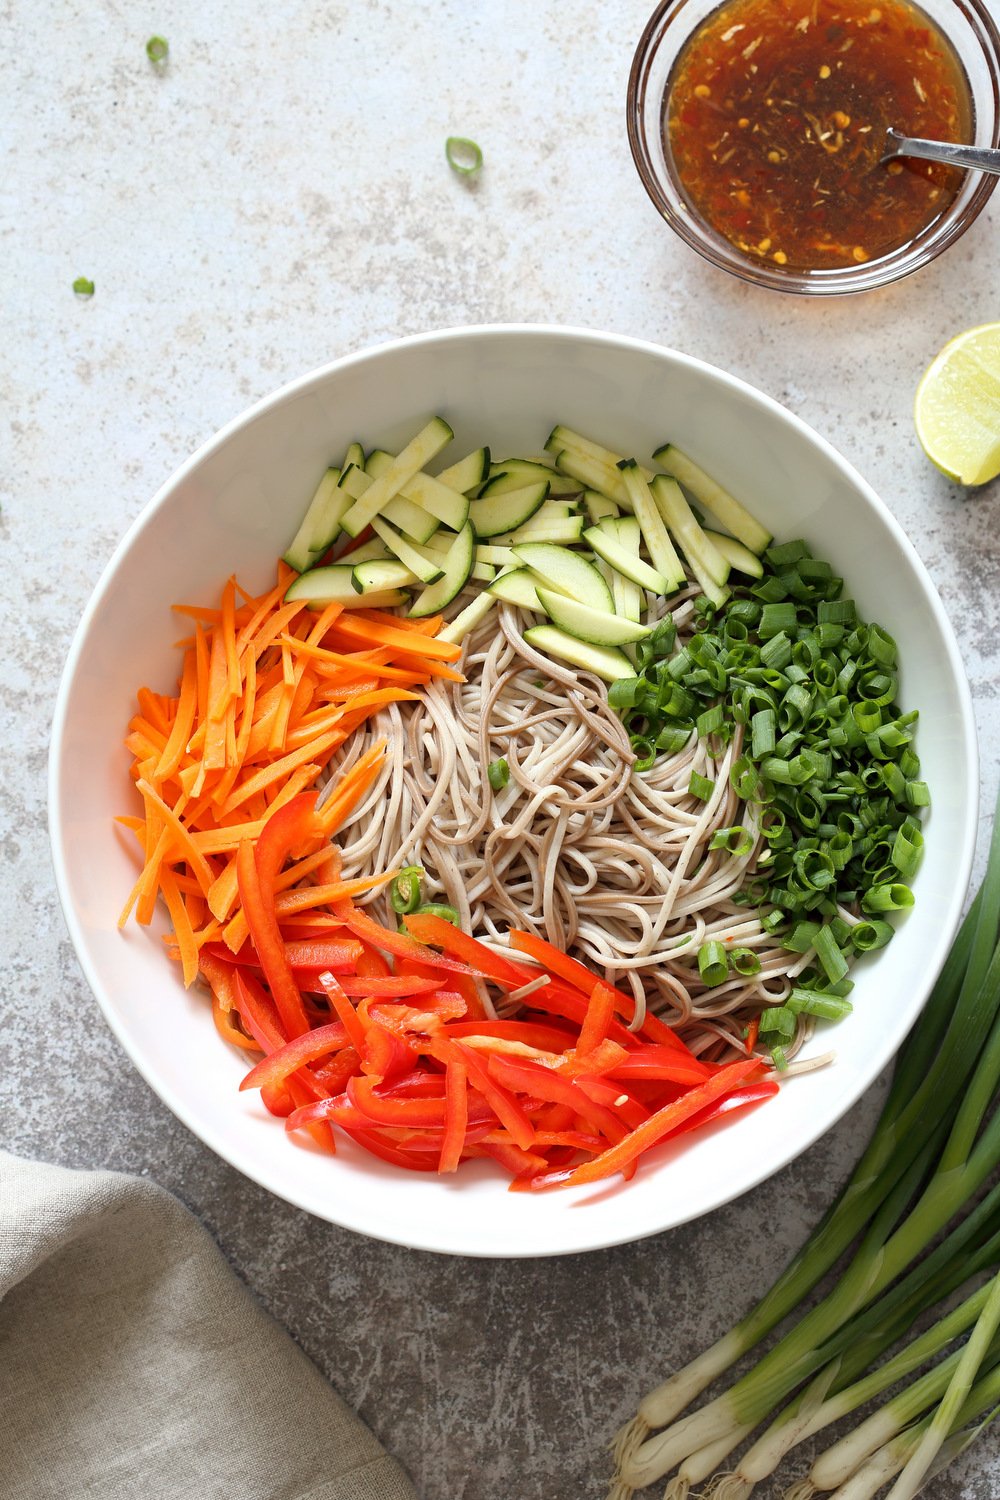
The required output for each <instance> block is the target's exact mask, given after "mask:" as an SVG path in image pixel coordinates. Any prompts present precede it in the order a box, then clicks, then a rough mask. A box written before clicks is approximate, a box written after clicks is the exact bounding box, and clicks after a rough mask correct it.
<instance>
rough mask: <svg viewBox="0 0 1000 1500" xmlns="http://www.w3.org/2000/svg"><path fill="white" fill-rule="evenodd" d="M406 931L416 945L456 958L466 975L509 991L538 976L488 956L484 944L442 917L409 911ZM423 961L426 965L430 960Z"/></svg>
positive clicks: (506, 959) (427, 951)
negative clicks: (483, 978) (507, 988)
mask: <svg viewBox="0 0 1000 1500" xmlns="http://www.w3.org/2000/svg"><path fill="white" fill-rule="evenodd" d="M406 930H407V932H409V933H411V934H412V936H413V937H415V938H416V939H417V940H418V942H420V943H433V944H434V946H435V947H436V948H441V949H443V951H444V953H446V954H448V955H449V956H450V957H451V958H453V959H459V960H460V961H461V963H462V966H463V969H464V971H465V972H466V973H471V972H475V973H476V974H482V975H485V977H486V978H487V979H494V980H496V982H497V983H498V984H503V985H507V986H509V987H510V988H512V989H519V988H520V986H521V985H523V984H528V983H530V981H531V980H532V979H537V977H538V976H537V974H535V973H534V972H533V971H532V970H530V969H526V968H522V967H521V966H520V965H519V964H512V963H511V961H510V959H509V958H503V957H501V956H500V955H499V954H497V953H492V952H491V951H490V949H489V948H487V947H486V946H485V944H483V943H479V942H477V941H476V939H475V938H472V937H469V935H468V933H465V932H462V931H461V930H460V929H459V928H458V927H454V926H453V925H452V924H451V922H446V921H445V920H444V918H443V917H435V916H434V915H433V914H432V913H431V912H411V913H410V914H409V915H408V916H407V918H406ZM423 951H424V953H429V952H431V951H432V950H430V949H428V948H425V949H424V950H423ZM424 961H425V962H427V963H429V962H430V959H425V960H424ZM532 998H534V997H532Z"/></svg>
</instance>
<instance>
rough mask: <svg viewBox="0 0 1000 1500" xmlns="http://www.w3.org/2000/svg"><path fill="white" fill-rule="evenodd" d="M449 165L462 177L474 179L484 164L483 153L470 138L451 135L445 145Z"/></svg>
mask: <svg viewBox="0 0 1000 1500" xmlns="http://www.w3.org/2000/svg"><path fill="white" fill-rule="evenodd" d="M444 154H445V156H446V157H447V159H448V165H449V167H450V168H451V170H452V171H453V172H457V173H458V174H459V176H460V177H474V176H475V174H476V173H477V172H478V171H479V169H480V167H481V166H482V164H483V153H482V151H481V150H480V148H479V147H478V146H477V145H476V143H475V141H470V140H469V138H468V136H464V135H450V136H449V137H448V139H447V140H446V141H445V143H444Z"/></svg>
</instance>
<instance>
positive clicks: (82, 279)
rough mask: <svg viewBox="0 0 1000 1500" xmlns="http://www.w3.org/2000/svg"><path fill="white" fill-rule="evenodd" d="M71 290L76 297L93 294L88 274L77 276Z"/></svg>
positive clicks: (92, 285) (92, 284)
mask: <svg viewBox="0 0 1000 1500" xmlns="http://www.w3.org/2000/svg"><path fill="white" fill-rule="evenodd" d="M73 290H74V292H75V293H76V295H77V296H78V297H92V296H93V295H94V283H93V282H92V281H91V280H90V278H89V276H78V277H77V278H76V280H75V281H74V283H73Z"/></svg>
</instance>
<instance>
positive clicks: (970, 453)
mask: <svg viewBox="0 0 1000 1500" xmlns="http://www.w3.org/2000/svg"><path fill="white" fill-rule="evenodd" d="M913 420H914V422H915V423H916V427H917V437H918V438H919V439H920V445H921V447H922V448H923V450H924V452H925V453H926V454H927V457H928V458H929V459H930V461H931V463H932V464H935V465H936V466H937V467H938V468H939V469H940V470H941V472H942V474H946V475H947V476H948V478H949V479H954V480H956V481H957V482H958V483H959V484H969V485H973V484H986V483H987V481H988V480H990V479H995V478H996V477H997V475H998V474H1000V323H984V324H983V325H982V326H981V327H979V328H970V329H968V330H967V332H965V333H960V334H959V335H958V337H957V338H954V339H952V340H951V342H950V343H948V344H945V346H944V348H943V349H942V350H941V353H940V354H939V355H938V356H937V358H936V359H935V360H934V361H933V362H932V363H931V364H930V365H929V366H928V368H927V370H926V371H925V373H924V376H923V379H922V380H921V382H920V384H919V385H918V386H917V397H916V402H915V405H914V411H913Z"/></svg>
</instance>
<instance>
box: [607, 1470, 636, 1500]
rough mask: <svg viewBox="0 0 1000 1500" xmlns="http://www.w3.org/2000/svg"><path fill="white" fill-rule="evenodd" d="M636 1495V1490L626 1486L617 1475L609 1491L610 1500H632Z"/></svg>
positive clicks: (628, 1485)
mask: <svg viewBox="0 0 1000 1500" xmlns="http://www.w3.org/2000/svg"><path fill="white" fill-rule="evenodd" d="M634 1494H635V1490H634V1489H633V1488H632V1486H631V1485H630V1484H625V1483H624V1482H623V1481H622V1480H621V1479H619V1478H618V1476H617V1475H615V1478H614V1479H613V1480H612V1481H611V1488H610V1489H609V1490H608V1500H632V1496H633V1495H634Z"/></svg>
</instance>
